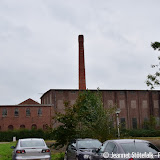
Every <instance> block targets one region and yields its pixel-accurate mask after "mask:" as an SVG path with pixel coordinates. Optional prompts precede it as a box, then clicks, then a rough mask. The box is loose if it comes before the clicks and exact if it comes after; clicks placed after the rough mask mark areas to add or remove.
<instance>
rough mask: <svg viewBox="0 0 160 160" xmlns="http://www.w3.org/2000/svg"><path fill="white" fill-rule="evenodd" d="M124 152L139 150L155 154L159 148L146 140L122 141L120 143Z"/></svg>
mask: <svg viewBox="0 0 160 160" xmlns="http://www.w3.org/2000/svg"><path fill="white" fill-rule="evenodd" d="M120 145H121V146H122V148H123V150H124V152H125V153H132V152H135V153H136V152H139V153H145V152H146V153H149V152H152V153H153V154H157V152H159V150H158V149H157V148H156V147H155V146H154V145H153V144H151V143H147V142H136V143H134V142H133V143H122V144H120Z"/></svg>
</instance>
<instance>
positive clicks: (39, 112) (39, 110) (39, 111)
mask: <svg viewBox="0 0 160 160" xmlns="http://www.w3.org/2000/svg"><path fill="white" fill-rule="evenodd" d="M38 116H42V108H38Z"/></svg>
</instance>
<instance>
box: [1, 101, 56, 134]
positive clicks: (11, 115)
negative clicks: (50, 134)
mask: <svg viewBox="0 0 160 160" xmlns="http://www.w3.org/2000/svg"><path fill="white" fill-rule="evenodd" d="M52 113H53V111H52V107H51V106H50V105H48V104H43V105H42V104H39V103H38V102H36V101H34V100H32V99H28V100H26V101H24V102H22V103H20V104H18V105H0V130H1V131H6V130H13V129H22V128H26V129H32V128H35V129H44V130H45V129H46V127H47V126H51V117H52Z"/></svg>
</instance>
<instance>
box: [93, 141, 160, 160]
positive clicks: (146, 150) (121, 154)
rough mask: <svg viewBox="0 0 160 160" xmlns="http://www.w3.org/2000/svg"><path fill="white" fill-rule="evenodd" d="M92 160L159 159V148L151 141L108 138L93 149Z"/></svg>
mask: <svg viewBox="0 0 160 160" xmlns="http://www.w3.org/2000/svg"><path fill="white" fill-rule="evenodd" d="M93 152H94V154H93V155H91V157H90V159H91V160H105V159H107V160H134V159H136V160H137V159H143V160H145V159H159V157H160V155H159V149H158V148H156V147H155V146H154V145H153V144H151V143H150V142H149V141H145V140H138V139H119V140H108V141H106V142H104V143H103V144H102V146H101V147H100V148H99V149H97V150H94V151H93Z"/></svg>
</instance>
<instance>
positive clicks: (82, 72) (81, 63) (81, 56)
mask: <svg viewBox="0 0 160 160" xmlns="http://www.w3.org/2000/svg"><path fill="white" fill-rule="evenodd" d="M78 42H79V90H86V78H85V61H84V45H83V42H84V38H83V35H79V36H78Z"/></svg>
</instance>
